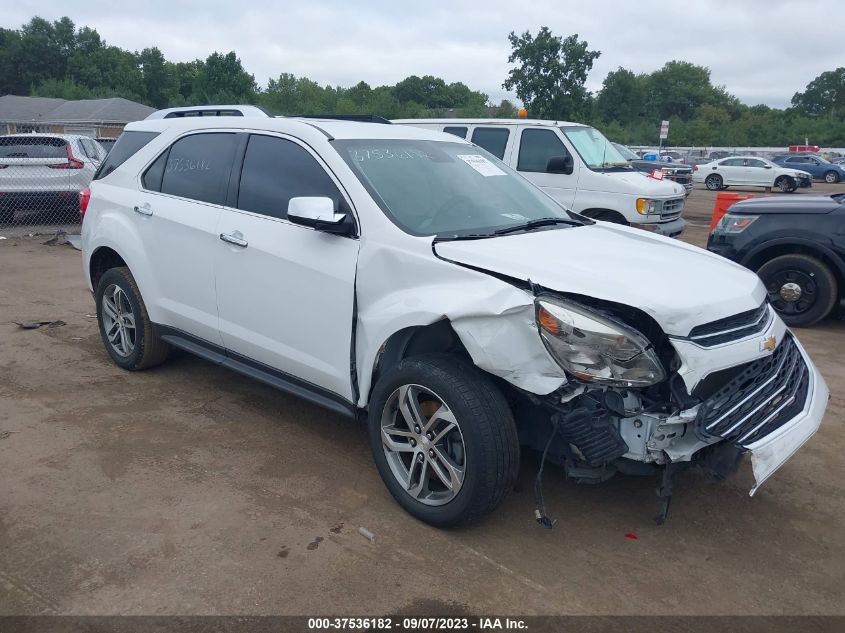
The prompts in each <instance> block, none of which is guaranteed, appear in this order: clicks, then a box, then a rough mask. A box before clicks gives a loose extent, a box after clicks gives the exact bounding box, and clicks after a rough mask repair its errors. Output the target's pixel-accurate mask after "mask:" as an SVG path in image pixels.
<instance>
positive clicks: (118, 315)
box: [95, 267, 170, 371]
mask: <svg viewBox="0 0 845 633" xmlns="http://www.w3.org/2000/svg"><path fill="white" fill-rule="evenodd" d="M95 299H96V301H97V322H98V324H99V326H100V337H101V338H102V339H103V345H104V346H105V348H106V351H107V352H108V353H109V356H111V358H112V360H113V361H114V362H115V364H116V365H117V366H118V367H121V368H122V369H128V370H130V371H137V370H140V369H147V368H149V367H155V366H156V365H159V364H161V363H163V362H164V361H165V359H166V358H167V355H168V354H169V353H170V346H169V345H168V344H167V343H166V342H164V341H162V340H161V339H160V338H159V337H158V336H156V334H155V333H154V332H153V324H152V321H150V315H149V314H147V308H146V306H145V305H144V300H143V299H142V298H141V292H140V291H139V290H138V285H137V284H136V283H135V278H134V277H133V276H132V273H131V272H129V269H128V268H126V267H120V268H112V269H110V270H107V271H106V272H105V273H103V276H102V277H100V282H99V283H98V284H97V292H96V293H95Z"/></svg>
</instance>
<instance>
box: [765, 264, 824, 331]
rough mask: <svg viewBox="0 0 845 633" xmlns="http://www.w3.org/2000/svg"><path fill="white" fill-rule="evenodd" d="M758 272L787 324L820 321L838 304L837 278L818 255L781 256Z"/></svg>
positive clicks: (770, 298) (775, 306)
mask: <svg viewBox="0 0 845 633" xmlns="http://www.w3.org/2000/svg"><path fill="white" fill-rule="evenodd" d="M757 274H758V275H759V276H760V279H762V280H763V284H765V286H766V290H767V292H768V294H769V302H770V303H771V304H772V305H773V306H774V308H775V310H777V311H778V314H780V316H781V318H782V319H783V320H784V322H785V323H786V324H787V325H791V326H799V327H806V326H810V325H813V324H814V323H818V322H819V321H821V320H822V319H823V318H824V317H826V316H827V315H828V314H830V311H831V310H832V309H833V306H834V305H835V304H836V299H837V296H838V295H837V293H838V288H837V283H836V277H835V276H834V275H833V273H832V272H831V270H830V268H828V266H827V265H826V264H825V263H824V262H822V261H820V260H818V259H816V258H815V257H810V256H808V255H798V254H796V255H781V256H780V257H775V258H774V259H772V260H771V261H769V262H766V263H765V264H763V266H762V267H761V268H760V269H759V270H758V271H757Z"/></svg>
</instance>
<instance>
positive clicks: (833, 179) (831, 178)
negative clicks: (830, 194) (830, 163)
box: [824, 170, 839, 185]
mask: <svg viewBox="0 0 845 633" xmlns="http://www.w3.org/2000/svg"><path fill="white" fill-rule="evenodd" d="M824 181H825V182H826V183H829V184H831V185H833V184H836V183H837V182H839V174H838V173H837V172H835V171H833V170H830V171H829V172H827V173H826V174H825V175H824Z"/></svg>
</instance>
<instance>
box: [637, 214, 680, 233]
mask: <svg viewBox="0 0 845 633" xmlns="http://www.w3.org/2000/svg"><path fill="white" fill-rule="evenodd" d="M631 226H633V227H636V228H638V229H643V230H644V231H648V232H649V233H657V234H658V235H665V236H667V237H678V236H679V235H680V234H681V233H683V232H684V229H685V228H686V227H687V221H686V220H684V219H683V218H675V219H674V220H670V221H669V222H655V223H645V224H632V225H631Z"/></svg>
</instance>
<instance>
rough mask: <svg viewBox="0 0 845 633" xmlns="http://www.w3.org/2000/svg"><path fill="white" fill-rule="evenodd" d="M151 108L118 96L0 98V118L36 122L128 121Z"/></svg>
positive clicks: (143, 114)
mask: <svg viewBox="0 0 845 633" xmlns="http://www.w3.org/2000/svg"><path fill="white" fill-rule="evenodd" d="M153 112H155V109H154V108H150V107H149V106H145V105H144V104H142V103H137V102H135V101H130V100H129V99H124V98H122V97H112V98H110V99H81V100H78V101H67V100H65V99H50V98H47V97H19V96H17V95H4V96H2V97H0V121H17V122H38V123H88V122H110V123H128V122H129V121H138V120H140V119H143V118H146V117H147V116H148V115H149V114H151V113H153Z"/></svg>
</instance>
